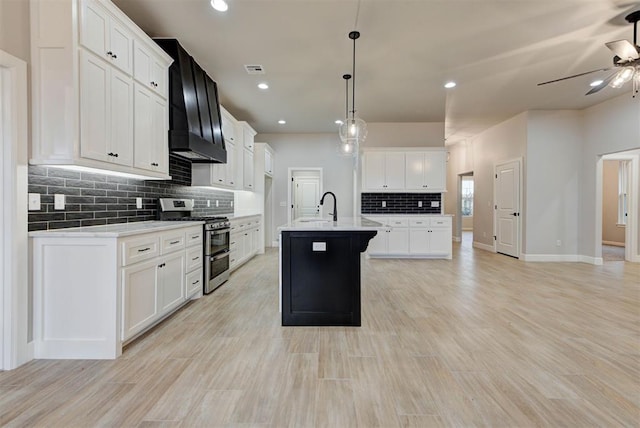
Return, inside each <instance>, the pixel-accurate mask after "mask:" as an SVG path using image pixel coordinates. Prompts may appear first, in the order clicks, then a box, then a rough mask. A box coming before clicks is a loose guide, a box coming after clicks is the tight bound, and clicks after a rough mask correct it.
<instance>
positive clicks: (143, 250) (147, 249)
mask: <svg viewBox="0 0 640 428" xmlns="http://www.w3.org/2000/svg"><path fill="white" fill-rule="evenodd" d="M150 249H151V247H147V248H143V249H141V250H138V252H139V253H144V252H145V251H149V250H150Z"/></svg>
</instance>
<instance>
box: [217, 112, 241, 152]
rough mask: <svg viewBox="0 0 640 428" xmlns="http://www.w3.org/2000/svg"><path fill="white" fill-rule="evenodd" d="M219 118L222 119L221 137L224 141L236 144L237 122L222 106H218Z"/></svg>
mask: <svg viewBox="0 0 640 428" xmlns="http://www.w3.org/2000/svg"><path fill="white" fill-rule="evenodd" d="M220 116H221V118H222V136H223V137H224V139H225V140H226V141H229V142H231V143H233V144H236V142H237V140H238V131H237V126H238V123H237V121H236V120H235V119H234V117H233V116H231V114H229V112H228V111H227V110H225V109H224V108H223V107H222V106H220Z"/></svg>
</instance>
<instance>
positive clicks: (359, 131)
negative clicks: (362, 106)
mask: <svg viewBox="0 0 640 428" xmlns="http://www.w3.org/2000/svg"><path fill="white" fill-rule="evenodd" d="M339 133H340V141H342V142H343V143H344V142H346V141H347V140H355V142H356V144H360V143H361V142H363V141H364V140H365V138H367V122H365V121H364V120H362V119H360V118H359V117H351V118H347V119H346V120H345V121H344V123H343V124H342V125H340V129H339Z"/></svg>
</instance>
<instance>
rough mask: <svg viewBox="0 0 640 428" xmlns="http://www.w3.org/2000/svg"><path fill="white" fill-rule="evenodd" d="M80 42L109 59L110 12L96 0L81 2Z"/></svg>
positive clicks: (101, 56)
mask: <svg viewBox="0 0 640 428" xmlns="http://www.w3.org/2000/svg"><path fill="white" fill-rule="evenodd" d="M80 4H81V6H82V7H81V9H80V43H81V44H82V45H83V46H84V47H86V48H87V49H89V50H91V51H92V52H94V53H95V54H96V55H98V56H99V57H100V58H104V59H107V60H109V59H110V58H111V57H110V56H109V55H108V54H107V52H108V51H109V48H108V34H109V14H108V12H107V11H106V10H105V9H104V8H103V7H102V6H101V5H100V4H99V3H98V2H96V1H95V0H86V1H82V2H80Z"/></svg>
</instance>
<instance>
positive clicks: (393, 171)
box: [385, 153, 405, 190]
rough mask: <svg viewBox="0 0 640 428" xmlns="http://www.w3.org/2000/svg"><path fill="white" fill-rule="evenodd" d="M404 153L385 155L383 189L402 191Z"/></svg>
mask: <svg viewBox="0 0 640 428" xmlns="http://www.w3.org/2000/svg"><path fill="white" fill-rule="evenodd" d="M404 169H405V165H404V153H386V154H385V189H386V190H402V189H404Z"/></svg>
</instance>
